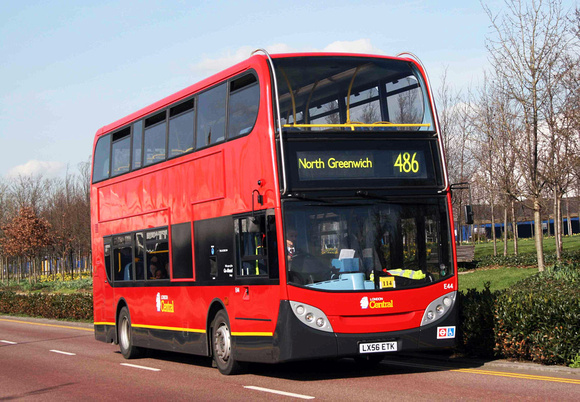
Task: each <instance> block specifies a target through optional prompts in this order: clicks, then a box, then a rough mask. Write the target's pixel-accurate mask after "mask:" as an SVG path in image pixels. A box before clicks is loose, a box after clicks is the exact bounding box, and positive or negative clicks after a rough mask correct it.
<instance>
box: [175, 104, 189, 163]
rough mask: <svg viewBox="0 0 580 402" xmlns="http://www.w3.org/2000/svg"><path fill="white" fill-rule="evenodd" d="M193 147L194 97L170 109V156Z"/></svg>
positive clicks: (182, 152)
mask: <svg viewBox="0 0 580 402" xmlns="http://www.w3.org/2000/svg"><path fill="white" fill-rule="evenodd" d="M192 149H193V99H190V100H188V101H187V102H183V103H181V104H179V105H177V106H174V107H172V108H171V109H170V110H169V157H170V158H171V157H172V156H177V155H181V154H184V153H186V152H189V151H191V150H192Z"/></svg>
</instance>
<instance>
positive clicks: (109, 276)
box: [98, 237, 115, 322]
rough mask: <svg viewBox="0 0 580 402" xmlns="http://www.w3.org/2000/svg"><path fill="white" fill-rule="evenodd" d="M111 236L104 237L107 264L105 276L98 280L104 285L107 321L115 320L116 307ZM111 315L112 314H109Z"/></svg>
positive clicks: (103, 306)
mask: <svg viewBox="0 0 580 402" xmlns="http://www.w3.org/2000/svg"><path fill="white" fill-rule="evenodd" d="M111 240H112V239H111V238H110V237H106V238H104V239H103V241H104V247H105V249H104V255H105V259H104V265H105V277H99V278H98V280H99V281H100V282H101V283H100V286H101V287H102V289H103V291H102V293H101V294H102V295H103V299H102V300H103V305H102V306H101V307H102V308H103V312H104V318H105V321H107V322H115V316H114V312H115V308H114V306H113V304H114V301H115V300H114V295H113V265H112V261H111V260H112V250H113V249H112V244H111ZM109 315H111V316H109Z"/></svg>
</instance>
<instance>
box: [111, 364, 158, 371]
mask: <svg viewBox="0 0 580 402" xmlns="http://www.w3.org/2000/svg"><path fill="white" fill-rule="evenodd" d="M121 366H127V367H133V368H138V369H141V370H149V371H161V369H158V368H153V367H146V366H137V365H136V364H129V363H121Z"/></svg>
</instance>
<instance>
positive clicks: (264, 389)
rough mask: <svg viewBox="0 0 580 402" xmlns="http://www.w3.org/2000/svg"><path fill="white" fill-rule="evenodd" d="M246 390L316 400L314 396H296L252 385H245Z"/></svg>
mask: <svg viewBox="0 0 580 402" xmlns="http://www.w3.org/2000/svg"><path fill="white" fill-rule="evenodd" d="M244 388H247V389H253V390H255V391H262V392H270V393H272V394H278V395H284V396H291V397H293V398H300V399H314V397H313V396H309V395H300V394H294V393H292V392H284V391H278V390H275V389H269V388H262V387H254V386H251V385H244Z"/></svg>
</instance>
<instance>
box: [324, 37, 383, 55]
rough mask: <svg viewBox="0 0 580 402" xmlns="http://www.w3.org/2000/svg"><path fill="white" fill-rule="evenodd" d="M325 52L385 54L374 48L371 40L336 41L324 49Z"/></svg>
mask: <svg viewBox="0 0 580 402" xmlns="http://www.w3.org/2000/svg"><path fill="white" fill-rule="evenodd" d="M323 51H324V52H337V53H367V54H384V52H383V51H382V50H380V49H377V48H376V47H374V46H373V45H372V43H371V41H370V39H358V40H353V41H336V42H332V43H331V44H330V45H328V46H326V47H325V48H324V49H323Z"/></svg>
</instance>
